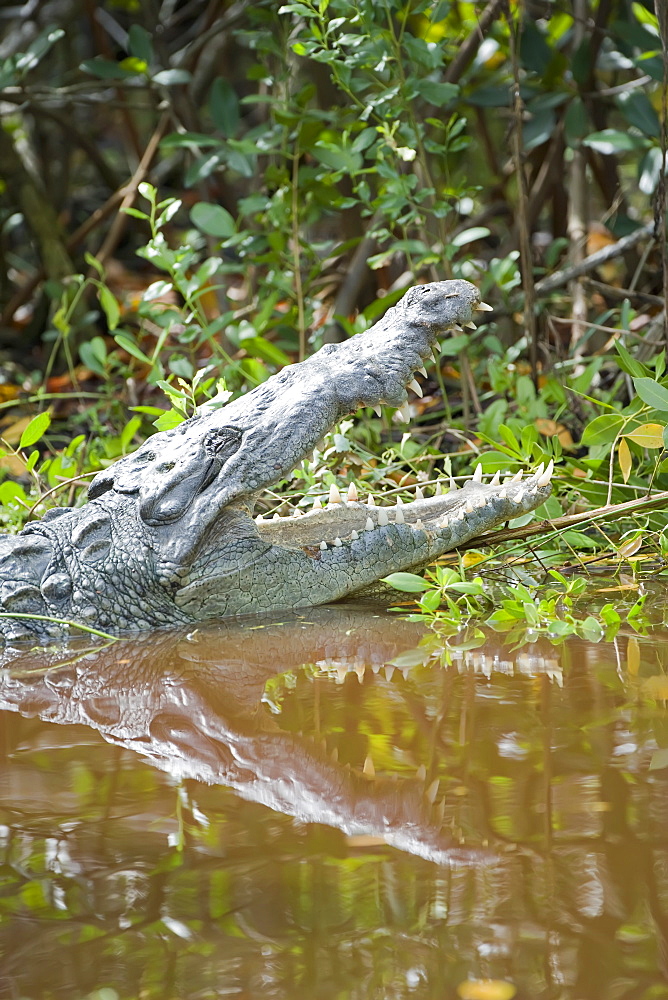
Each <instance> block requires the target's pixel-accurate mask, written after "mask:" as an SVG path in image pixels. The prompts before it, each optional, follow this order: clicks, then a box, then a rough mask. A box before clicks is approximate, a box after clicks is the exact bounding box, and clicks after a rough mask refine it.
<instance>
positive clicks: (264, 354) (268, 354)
mask: <svg viewBox="0 0 668 1000" xmlns="http://www.w3.org/2000/svg"><path fill="white" fill-rule="evenodd" d="M239 346H240V347H243V349H244V350H245V351H247V353H248V354H250V355H251V356H252V357H255V358H262V360H263V361H268V362H269V363H270V364H272V365H280V366H283V365H289V364H290V358H289V357H288V356H287V354H286V353H285V351H282V350H281V349H280V347H277V346H276V344H273V343H272V342H271V341H270V340H266V339H265V338H264V337H244V338H243V339H242V340H240V341H239Z"/></svg>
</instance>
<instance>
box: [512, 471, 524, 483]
mask: <svg viewBox="0 0 668 1000" xmlns="http://www.w3.org/2000/svg"><path fill="white" fill-rule="evenodd" d="M510 481H511V483H521V482H522V469H520V471H519V472H516V473H515V475H514V476H513V477H512V479H511V480H510Z"/></svg>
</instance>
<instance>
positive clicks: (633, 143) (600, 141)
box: [582, 128, 646, 156]
mask: <svg viewBox="0 0 668 1000" xmlns="http://www.w3.org/2000/svg"><path fill="white" fill-rule="evenodd" d="M645 143H646V140H645V139H640V138H638V137H637V136H634V135H631V134H630V133H629V132H619V131H617V129H614V128H604V129H603V131H601V132H592V133H591V134H590V135H588V136H587V137H586V138H585V139H583V140H582V144H583V145H584V146H589V147H590V149H595V150H596V152H597V153H603V154H604V155H606V156H613V155H614V154H615V153H629V152H634V151H635V150H637V149H643V148H644V146H645Z"/></svg>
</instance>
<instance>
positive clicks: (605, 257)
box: [535, 222, 655, 296]
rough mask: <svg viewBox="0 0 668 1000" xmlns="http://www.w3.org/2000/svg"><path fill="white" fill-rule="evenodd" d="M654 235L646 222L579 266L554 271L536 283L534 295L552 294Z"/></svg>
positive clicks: (651, 226) (649, 224) (653, 226)
mask: <svg viewBox="0 0 668 1000" xmlns="http://www.w3.org/2000/svg"><path fill="white" fill-rule="evenodd" d="M654 234H655V224H654V222H648V223H647V225H646V226H641V227H640V229H636V231H635V232H634V233H629V235H628V236H623V237H622V238H621V240H617V242H616V243H612V244H611V245H610V246H607V247H603V249H602V250H597V251H596V253H592V254H590V255H589V256H588V257H585V259H584V260H583V261H581V262H580V263H579V264H573V265H572V266H571V267H564V268H562V270H561V271H555V273H554V274H551V275H550V276H549V278H542V279H541V280H540V281H537V282H536V285H535V292H536V295H541V296H542V295H547V294H548V293H549V292H553V291H554V289H555V288H561V287H562V286H563V285H566V284H568V282H569V281H571V280H572V279H573V278H579V277H580V275H582V274H588V273H589V272H590V271H595V270H596V268H597V267H600V266H601V264H605V263H606V262H607V261H609V260H614V259H615V257H621V255H622V254H623V253H626V251H627V250H630V249H631V247H634V246H635V245H636V243H641V242H642V241H643V240H646V239H652V238H654Z"/></svg>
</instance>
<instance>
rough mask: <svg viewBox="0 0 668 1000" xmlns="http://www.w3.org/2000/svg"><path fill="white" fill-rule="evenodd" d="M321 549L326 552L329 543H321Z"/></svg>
mask: <svg viewBox="0 0 668 1000" xmlns="http://www.w3.org/2000/svg"><path fill="white" fill-rule="evenodd" d="M320 548H321V549H322V551H323V552H324V551H325V549H326V548H327V542H320Z"/></svg>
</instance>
